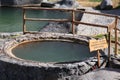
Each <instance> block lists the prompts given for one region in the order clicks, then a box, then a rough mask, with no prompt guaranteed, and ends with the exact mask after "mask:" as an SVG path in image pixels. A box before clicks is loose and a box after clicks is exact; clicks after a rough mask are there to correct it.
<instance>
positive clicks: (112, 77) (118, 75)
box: [79, 69, 120, 80]
mask: <svg viewBox="0 0 120 80" xmlns="http://www.w3.org/2000/svg"><path fill="white" fill-rule="evenodd" d="M79 80H120V69H99V70H95V71H92V72H90V73H87V74H85V75H83V76H81V77H80V78H79Z"/></svg>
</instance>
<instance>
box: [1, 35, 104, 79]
mask: <svg viewBox="0 0 120 80" xmlns="http://www.w3.org/2000/svg"><path fill="white" fill-rule="evenodd" d="M90 39H93V38H90V37H87V36H80V35H72V34H61V33H39V34H26V35H18V36H14V37H13V38H11V39H8V40H6V41H5V42H4V43H3V45H2V46H1V47H0V49H1V50H2V51H1V54H0V64H1V65H2V67H1V70H2V71H3V72H2V73H3V75H6V74H7V75H8V76H7V78H8V79H15V80H17V79H21V80H22V79H24V80H26V79H31V80H58V79H60V80H75V79H77V77H78V76H80V75H83V74H85V73H86V72H88V71H90V70H91V69H92V68H93V67H94V66H96V64H97V57H96V56H95V55H96V52H94V53H90V52H89V49H88V43H89V40H90ZM91 56H93V57H91ZM86 58H87V59H86ZM83 59H85V60H83ZM81 60H82V61H81ZM103 62H104V59H103V57H101V58H100V64H102V63H103ZM11 75H12V76H11ZM28 75H29V76H28ZM73 76H76V77H73ZM3 79H4V78H1V80H3ZM5 79H6V78H5Z"/></svg>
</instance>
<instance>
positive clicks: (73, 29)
mask: <svg viewBox="0 0 120 80" xmlns="http://www.w3.org/2000/svg"><path fill="white" fill-rule="evenodd" d="M26 10H54V11H64V12H71V16H72V20H69V19H46V18H45V19H44V18H27V17H26ZM76 12H80V13H86V14H91V15H101V16H106V17H112V18H114V19H115V28H114V31H115V33H114V34H115V35H114V36H115V40H114V41H111V37H109V39H110V40H109V46H111V42H113V43H115V55H117V54H118V46H120V42H119V41H118V32H120V29H119V28H118V27H117V24H118V20H120V17H118V16H116V15H111V14H104V13H95V12H87V11H83V10H77V9H58V8H41V7H23V33H24V34H25V33H31V31H27V30H26V21H52V22H71V23H72V34H75V26H74V24H83V25H88V26H90V27H101V28H107V29H109V27H108V25H100V24H92V23H87V22H81V21H76V20H75V13H76ZM108 34H109V36H111V32H108ZM109 53H110V48H109Z"/></svg>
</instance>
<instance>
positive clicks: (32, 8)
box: [23, 7, 73, 11]
mask: <svg viewBox="0 0 120 80" xmlns="http://www.w3.org/2000/svg"><path fill="white" fill-rule="evenodd" d="M23 9H31V10H59V11H73V9H60V8H43V7H23Z"/></svg>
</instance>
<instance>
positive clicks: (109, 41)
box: [108, 32, 111, 66]
mask: <svg viewBox="0 0 120 80" xmlns="http://www.w3.org/2000/svg"><path fill="white" fill-rule="evenodd" d="M110 47H111V32H108V65H109V66H110V60H111V57H110V53H111V51H110Z"/></svg>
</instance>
